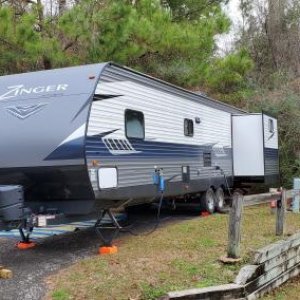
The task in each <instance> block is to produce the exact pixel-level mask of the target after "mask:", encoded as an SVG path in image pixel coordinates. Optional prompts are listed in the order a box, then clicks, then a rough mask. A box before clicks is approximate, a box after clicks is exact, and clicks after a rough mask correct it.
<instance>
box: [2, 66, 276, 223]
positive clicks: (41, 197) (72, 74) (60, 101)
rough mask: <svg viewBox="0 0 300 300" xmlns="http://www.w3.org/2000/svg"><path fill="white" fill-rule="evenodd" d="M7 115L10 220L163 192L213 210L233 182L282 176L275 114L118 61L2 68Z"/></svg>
mask: <svg viewBox="0 0 300 300" xmlns="http://www.w3.org/2000/svg"><path fill="white" fill-rule="evenodd" d="M0 122H1V130H0V140H1V146H0V184H1V185H2V187H1V188H0V220H1V219H2V221H3V222H10V221H14V220H12V219H14V218H15V219H18V218H19V217H20V218H22V214H20V213H19V212H20V210H22V211H23V213H24V208H26V211H27V213H28V211H29V212H30V213H32V214H34V215H35V216H37V215H42V214H49V213H54V212H55V213H62V214H64V215H85V214H89V213H91V212H93V211H101V210H103V209H104V210H107V209H110V208H114V207H119V206H125V207H126V206H132V205H137V204H142V203H147V202H151V201H156V199H157V195H158V194H159V193H160V192H163V196H164V198H165V199H167V200H170V201H193V202H194V203H195V202H197V201H198V203H199V206H202V208H204V209H206V210H208V211H210V212H213V211H214V210H215V209H221V208H222V206H223V203H224V192H225V190H227V189H231V188H234V187H235V186H238V185H240V184H243V183H245V182H265V183H271V184H275V183H276V181H278V176H279V175H278V174H279V167H278V137H277V120H276V119H275V118H274V117H271V116H269V115H267V114H264V113H260V114H249V113H247V112H245V111H243V110H240V109H238V108H235V107H232V106H229V105H227V104H225V103H222V102H219V101H216V100H213V99H210V98H208V97H206V96H204V95H201V94H196V93H192V92H190V91H187V90H184V89H182V88H179V87H177V86H174V85H172V84H169V83H166V82H164V81H161V80H158V79H156V78H153V77H150V76H147V75H145V74H142V73H139V72H136V71H133V70H131V69H128V68H125V67H122V66H119V65H116V64H114V63H102V64H93V65H85V66H78V67H70V68H63V69H56V70H47V71H40V72H32V73H25V74H17V75H9V76H2V77H0ZM14 186H17V187H16V188H15V189H14V188H13V187H14ZM20 188H21V189H20ZM12 190H14V191H15V192H16V191H17V192H16V193H15V195H20V194H22V193H23V192H24V198H23V197H21V198H22V199H23V200H22V201H21V200H20V199H21V198H20V197H19V198H18V196H13V195H14V193H13V192H12ZM9 191H10V192H11V194H9ZM17 198H18V199H17ZM1 199H2V200H1ZM16 211H17V212H18V213H16ZM16 216H19V217H16Z"/></svg>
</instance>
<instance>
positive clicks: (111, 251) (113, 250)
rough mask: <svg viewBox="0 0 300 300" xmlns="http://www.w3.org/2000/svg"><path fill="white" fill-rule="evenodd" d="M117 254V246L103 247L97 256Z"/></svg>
mask: <svg viewBox="0 0 300 300" xmlns="http://www.w3.org/2000/svg"><path fill="white" fill-rule="evenodd" d="M117 252H118V247H117V246H103V247H100V248H99V254H100V255H105V254H115V253H117Z"/></svg>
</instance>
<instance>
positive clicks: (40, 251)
mask: <svg viewBox="0 0 300 300" xmlns="http://www.w3.org/2000/svg"><path fill="white" fill-rule="evenodd" d="M137 214H138V215H137ZM153 217H154V215H153V212H150V213H149V212H148V211H147V212H145V211H138V212H135V213H133V214H132V218H133V222H135V221H138V222H139V221H140V220H141V219H143V220H146V221H153ZM162 217H163V219H162V225H161V226H164V224H165V223H168V222H175V223H176V222H181V221H182V220H186V219H191V218H195V214H190V213H183V214H172V216H171V215H169V213H164V214H163V216H162ZM149 226H150V228H147V225H144V224H140V223H137V226H136V227H137V228H136V230H137V232H144V231H145V232H146V231H147V230H148V229H151V228H152V226H153V225H152V224H150V225H149ZM126 236H128V234H125V233H124V234H122V235H121V237H122V239H124V238H126ZM16 242H17V240H15V239H4V238H0V265H3V266H5V267H7V268H9V269H11V270H12V271H13V278H12V279H10V280H2V279H0V300H40V299H43V298H44V297H45V294H46V291H47V283H46V282H45V278H46V277H47V276H49V275H53V274H56V273H57V272H58V271H59V270H61V269H64V268H66V267H68V266H70V265H72V264H75V263H77V262H80V261H82V259H84V258H88V257H98V255H97V253H98V249H99V246H100V245H101V241H100V239H99V237H98V236H97V235H96V233H95V231H94V229H93V228H89V229H85V230H80V231H77V232H73V233H67V234H63V235H58V236H52V237H49V238H45V239H40V240H39V241H38V244H37V247H36V248H34V249H29V250H18V249H17V248H16V246H15V245H16ZM54 276H55V275H54Z"/></svg>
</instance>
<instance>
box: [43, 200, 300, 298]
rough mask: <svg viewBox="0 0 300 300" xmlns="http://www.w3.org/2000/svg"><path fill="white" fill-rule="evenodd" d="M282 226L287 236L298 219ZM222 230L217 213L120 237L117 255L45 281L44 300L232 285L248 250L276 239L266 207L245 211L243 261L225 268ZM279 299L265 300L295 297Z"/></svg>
mask: <svg viewBox="0 0 300 300" xmlns="http://www.w3.org/2000/svg"><path fill="white" fill-rule="evenodd" d="M286 223H287V227H286V232H287V233H294V232H296V231H299V230H300V216H299V215H296V214H292V213H288V214H287V220H286ZM227 227H228V215H222V214H216V215H213V216H210V217H206V218H200V217H199V218H194V219H191V220H188V221H182V222H179V223H172V222H170V223H169V224H167V225H164V226H162V227H161V228H159V229H158V230H157V231H155V232H154V233H153V234H151V235H149V236H139V237H135V236H126V237H121V238H120V242H119V253H117V254H115V255H110V256H94V257H91V258H89V259H85V260H82V261H81V262H79V263H77V264H75V265H72V266H70V267H68V268H66V269H64V270H62V271H60V272H59V273H58V274H55V275H52V276H51V277H49V278H48V279H47V282H48V283H49V293H48V295H47V299H54V300H67V299H80V300H83V299H88V300H92V299H97V300H98V299H109V300H111V299H118V300H121V299H127V300H128V299H131V300H133V299H135V300H137V299H156V298H157V297H159V296H161V295H163V294H165V293H166V292H169V291H174V290H180V289H186V288H192V287H206V286H210V285H216V284H223V283H229V282H232V280H233V279H234V277H235V276H236V274H237V272H238V271H239V269H240V267H241V265H243V264H245V263H247V261H248V260H249V257H250V253H251V250H252V249H257V248H260V247H262V246H265V245H267V244H269V243H271V242H274V241H276V240H278V238H276V237H275V234H274V232H275V215H272V214H271V213H270V209H269V207H267V206H260V207H252V208H246V209H245V212H244V219H243V234H242V257H243V262H242V263H241V264H240V265H236V266H224V265H222V264H220V263H219V262H218V258H219V257H220V256H221V255H224V254H225V253H226V246H227ZM293 284H294V285H295V283H291V285H293ZM282 293H283V292H282V291H281V290H280V291H279V294H282ZM299 294H300V293H299ZM270 297H271V298H270ZM272 297H273V298H272ZM278 297H279V298H274V296H269V298H266V299H268V300H270V299H297V298H295V297H288V298H280V296H278ZM282 297H285V296H282Z"/></svg>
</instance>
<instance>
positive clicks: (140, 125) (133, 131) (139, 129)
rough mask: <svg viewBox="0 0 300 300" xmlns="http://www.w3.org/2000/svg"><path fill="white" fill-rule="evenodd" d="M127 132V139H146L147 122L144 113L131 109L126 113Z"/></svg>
mask: <svg viewBox="0 0 300 300" xmlns="http://www.w3.org/2000/svg"><path fill="white" fill-rule="evenodd" d="M125 132H126V137H127V138H135V139H144V138H145V121H144V114H143V113H142V112H140V111H136V110H130V109H127V110H126V111H125Z"/></svg>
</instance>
